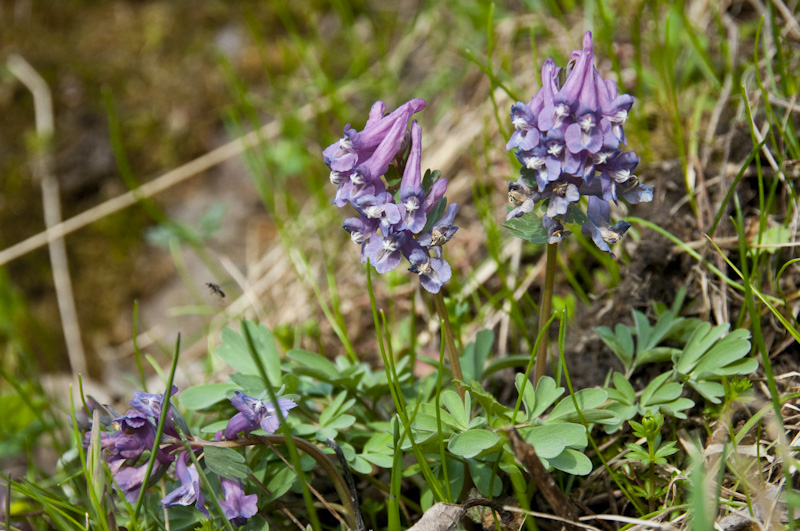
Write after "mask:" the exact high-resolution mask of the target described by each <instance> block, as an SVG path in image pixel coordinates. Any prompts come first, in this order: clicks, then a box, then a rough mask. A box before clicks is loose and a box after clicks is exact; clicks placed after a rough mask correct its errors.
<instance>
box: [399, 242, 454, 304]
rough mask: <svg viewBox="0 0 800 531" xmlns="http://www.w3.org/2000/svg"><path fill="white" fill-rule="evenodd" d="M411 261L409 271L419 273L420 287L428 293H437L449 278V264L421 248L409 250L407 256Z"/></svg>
mask: <svg viewBox="0 0 800 531" xmlns="http://www.w3.org/2000/svg"><path fill="white" fill-rule="evenodd" d="M408 261H409V262H411V267H409V268H408V270H409V271H411V272H412V273H415V274H417V275H419V280H420V282H421V283H422V287H423V288H425V291H427V292H429V293H439V290H440V289H442V284H444V283H445V282H447V281H448V280H450V277H451V276H452V274H453V273H452V270H451V269H450V264H448V263H447V262H446V261H445V260H443V259H441V258H431V257H429V256H428V253H426V252H425V251H424V250H423V249H420V248H417V249H414V250H413V251H411V255H410V256H409V257H408Z"/></svg>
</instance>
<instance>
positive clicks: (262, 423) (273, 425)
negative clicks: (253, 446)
mask: <svg viewBox="0 0 800 531" xmlns="http://www.w3.org/2000/svg"><path fill="white" fill-rule="evenodd" d="M231 404H233V407H235V408H236V409H237V410H239V413H237V414H235V415H234V416H233V417H232V418H231V420H229V421H228V425H227V426H226V427H225V439H226V440H229V441H231V440H234V439H236V436H237V434H238V433H239V432H242V431H243V432H245V434H248V433H250V432H251V431H253V430H257V429H258V428H261V429H262V430H264V431H265V432H267V433H275V431H277V429H278V426H280V418H279V417H278V409H280V416H281V417H283V418H286V415H287V414H288V413H289V410H290V409H292V408H295V407H297V404H295V403H294V402H292V401H291V400H289V399H288V398H279V399H278V405H277V407H276V406H275V405H274V404H273V403H272V402H267V403H265V402H262V401H261V400H259V399H257V398H253V397H251V396H247V395H246V394H244V393H242V392H241V391H236V394H235V396H233V397H232V398H231Z"/></svg>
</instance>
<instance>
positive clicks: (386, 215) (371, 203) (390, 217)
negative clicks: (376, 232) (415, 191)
mask: <svg viewBox="0 0 800 531" xmlns="http://www.w3.org/2000/svg"><path fill="white" fill-rule="evenodd" d="M353 206H355V208H356V210H358V212H359V213H361V214H362V215H363V216H365V217H366V218H367V219H371V220H375V221H378V222H379V223H380V226H381V231H383V232H384V233H386V232H387V231H388V230H389V228H390V227H391V226H392V225H395V224H397V223H400V221H402V219H403V216H402V213H401V211H400V208H398V206H397V205H396V204H394V198H393V197H392V194H390V193H389V192H384V193H382V194H379V195H377V196H374V195H363V196H361V197H359V198H358V199H357V200H356V201H355V203H354V205H353Z"/></svg>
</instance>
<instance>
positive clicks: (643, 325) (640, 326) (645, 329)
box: [633, 310, 656, 352]
mask: <svg viewBox="0 0 800 531" xmlns="http://www.w3.org/2000/svg"><path fill="white" fill-rule="evenodd" d="M633 322H634V325H635V327H636V337H637V338H638V343H637V345H636V352H644V351H645V350H650V349H651V348H653V347H654V346H656V343H651V341H650V332H651V330H652V328H651V327H650V321H649V320H648V319H647V316H646V315H645V314H643V313H642V312H640V311H637V310H634V311H633Z"/></svg>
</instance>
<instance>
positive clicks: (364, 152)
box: [322, 98, 425, 172]
mask: <svg viewBox="0 0 800 531" xmlns="http://www.w3.org/2000/svg"><path fill="white" fill-rule="evenodd" d="M424 108H425V100H423V99H419V98H415V99H412V100H410V101H408V102H406V103H404V104H403V105H401V106H400V107H398V108H397V109H395V110H394V111H393V112H392V113H390V114H388V115H387V116H383V112H384V111H385V109H386V105H385V104H384V103H383V102H382V101H378V102H376V103H375V104H374V105H373V106H372V108H371V109H370V111H369V119H368V120H367V124H366V125H365V126H364V130H363V131H361V132H357V131H355V130H354V129H351V128H350V124H347V126H345V129H344V136H343V137H342V138H341V139H340V140H339V141H337V142H334V143H333V144H331V145H330V146H328V147H327V148H325V150H323V152H322V155H323V158H324V160H325V164H326V165H327V166H328V167H329V168H330V169H331V170H334V171H341V172H348V171H349V170H352V169H353V168H355V167H356V166H357V165H358V164H360V163H362V162H364V161H365V160H367V159H368V158H370V157H372V156H373V154H374V152H375V151H376V149H377V148H378V146H379V145H380V144H381V143H382V141H383V140H384V139H385V138H386V136H387V135H388V134H389V132H390V131H391V129H392V128H393V127H395V125H396V123H397V122H401V123H402V124H403V126H404V128H405V124H407V123H408V119H409V118H410V117H411V115H412V114H414V113H416V112H419V111H421V110H422V109H424ZM400 142H401V143H402V138H401V139H400ZM398 147H399V144H398Z"/></svg>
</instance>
